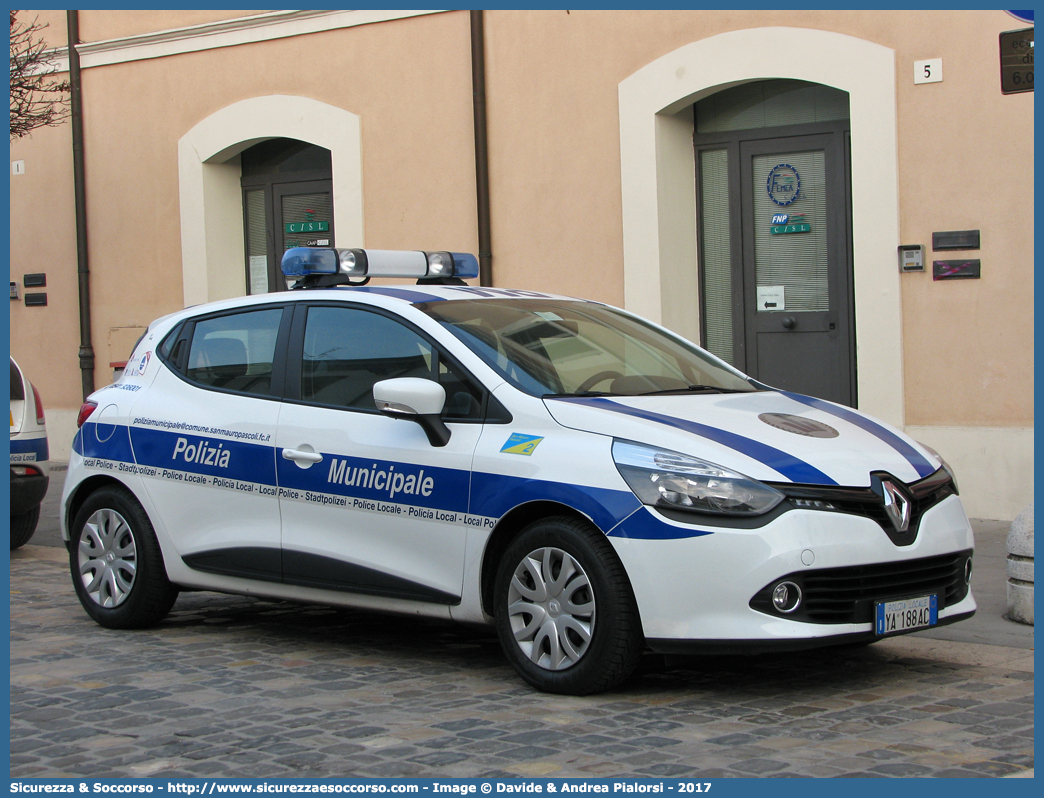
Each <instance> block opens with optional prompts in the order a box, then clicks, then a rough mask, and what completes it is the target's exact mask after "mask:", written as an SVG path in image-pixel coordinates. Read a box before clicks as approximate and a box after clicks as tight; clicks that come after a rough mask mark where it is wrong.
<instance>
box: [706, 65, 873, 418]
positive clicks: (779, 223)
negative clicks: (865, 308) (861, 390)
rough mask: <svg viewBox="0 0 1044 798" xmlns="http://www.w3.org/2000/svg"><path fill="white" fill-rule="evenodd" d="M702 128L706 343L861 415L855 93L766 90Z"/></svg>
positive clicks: (743, 90) (740, 97) (723, 108)
mask: <svg viewBox="0 0 1044 798" xmlns="http://www.w3.org/2000/svg"><path fill="white" fill-rule="evenodd" d="M693 119H694V130H695V134H694V136H693V143H694V145H695V159H696V181H697V190H696V196H697V212H698V215H699V219H698V224H699V228H700V229H699V232H698V240H699V242H700V246H699V269H700V281H699V282H700V319H701V322H702V324H701V330H700V334H701V335H700V337H701V343H702V344H703V345H704V346H705V347H706V348H708V349H710V350H711V351H712V352H714V354H716V355H718V356H719V357H721V358H723V359H724V360H726V361H728V362H729V363H732V364H733V365H735V366H736V367H737V368H739V369H741V370H742V371H745V372H746V373H747V374H750V375H751V376H753V377H755V378H757V379H759V380H761V381H763V382H765V383H767V384H769V385H772V386H774V387H777V388H781V389H784V390H790V391H796V392H798V393H804V394H810V395H813V396H817V397H820V398H823V399H829V400H831V401H834V402H840V403H841V404H846V405H855V400H856V379H855V373H856V372H855V365H856V362H855V318H854V308H853V302H852V284H853V279H852V268H851V254H850V253H851V224H850V215H849V208H850V205H851V193H850V181H849V161H850V124H849V102H848V94H847V92H844V91H841V90H839V89H834V88H831V87H829V86H823V85H820V84H815V83H809V82H807V81H799V80H783V79H776V80H764V81H754V82H751V83H744V84H742V85H740V86H735V87H732V88H729V89H725V90H723V91H721V92H717V93H715V94H712V95H710V96H708V97H705V98H704V99H702V100H700V101H699V102H697V103H696V104H695V106H694V107H693Z"/></svg>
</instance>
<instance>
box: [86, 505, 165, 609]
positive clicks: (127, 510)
mask: <svg viewBox="0 0 1044 798" xmlns="http://www.w3.org/2000/svg"><path fill="white" fill-rule="evenodd" d="M69 567H70V570H71V571H72V580H73V587H74V588H75V589H76V596H77V598H79V600H80V604H82V605H83V608H84V609H85V610H86V611H87V614H88V615H90V616H91V617H92V618H93V619H94V620H95V621H97V622H98V623H99V624H101V625H102V626H106V627H108V628H110V629H143V628H145V627H148V626H154V625H155V624H157V623H159V622H160V621H161V620H163V618H164V617H166V615H167V613H168V612H170V608H171V607H172V606H174V601H175V600H176V599H177V597H178V589H177V588H176V587H175V586H174V585H172V584H171V583H170V580H168V579H167V572H166V569H165V568H164V566H163V554H162V552H161V551H160V547H159V542H158V541H157V540H156V533H155V532H154V531H153V528H152V523H151V522H150V521H149V517H148V515H146V513H145V510H144V509H142V506H141V505H140V504H138V501H137V500H136V499H135V498H134V496H133V495H132V494H131V492H130V491H128V490H127V489H126V488H124V487H122V486H116V485H109V486H107V487H104V488H100V489H99V490H97V491H95V492H94V493H92V494H91V495H90V496H89V497H88V498H87V501H85V502H84V503H83V506H82V507H81V508H80V511H79V512H78V513H76V520H75V521H74V523H73V527H72V544H71V545H70V546H69Z"/></svg>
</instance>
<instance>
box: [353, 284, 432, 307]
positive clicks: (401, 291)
mask: <svg viewBox="0 0 1044 798" xmlns="http://www.w3.org/2000/svg"><path fill="white" fill-rule="evenodd" d="M352 291H363V292H365V293H367V294H380V295H381V296H390V297H394V298H395V299H402V300H405V301H406V302H410V303H416V302H443V301H445V300H444V299H443V297H441V296H435V295H434V294H425V293H424V292H423V291H414V290H412V289H410V288H393V287H392V286H383V285H382V286H373V287H372V288H370V287H368V286H365V287H360V288H353V289H352Z"/></svg>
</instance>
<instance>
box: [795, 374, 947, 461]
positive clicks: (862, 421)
mask: <svg viewBox="0 0 1044 798" xmlns="http://www.w3.org/2000/svg"><path fill="white" fill-rule="evenodd" d="M780 393H781V394H783V395H784V396H786V397H787V398H789V399H793V400H794V401H795V402H801V404H803V405H808V406H809V407H814V408H815V409H816V410H822V411H823V412H824V413H829V414H830V415H832V416H837V417H838V418H843V419H844V420H845V421H847V422H848V423H849V424H854V425H855V426H857V427H859V428H861V429H864V430H866V431H867V432H869V433H870V434H871V435H874V436H876V437H877V438H880V439H881V440H882V441H884V442H885V443H887V444H888V445H889V446H891V447H892V448H893V449H895V450H896V451H897V452H899V454H901V455H902V456H903V457H905V458H906V459H907V461H908V462H909V463H910V465H911V466H913V468H914V470H915V471H916V472H917V473H918V474H920V475H921V476H922V477H926V476H928V475H929V474H933V473H935V471H936V470H937V469H936V468H935V467H934V466H933V465H932V464H931V463H929V462H928V461H927V460H926V459H925V458H924V457H923V456H922V455H921V453H920V452H918V451H917V450H916V449H915V448H914V447H913V446H911V445H910V444H909V443H907V442H906V441H904V440H903V439H902V438H900V437H899V436H898V435H896V434H895V433H894V432H892V431H891V430H889V429H885V428H884V427H882V426H881V425H880V424H878V423H877V422H876V421H871V420H870V419H869V418H867V417H866V416H863V415H860V414H859V413H853V412H852V411H851V410H848V409H847V408H844V407H838V406H837V405H835V404H832V403H830V402H826V401H824V400H822V399H816V398H815V397H813V396H805V395H804V394H800V393H789V392H787V391H780Z"/></svg>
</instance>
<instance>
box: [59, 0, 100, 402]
mask: <svg viewBox="0 0 1044 798" xmlns="http://www.w3.org/2000/svg"><path fill="white" fill-rule="evenodd" d="M65 15H66V20H67V22H68V27H69V96H70V100H71V102H70V105H71V109H70V110H71V115H70V122H71V124H72V147H73V186H74V189H73V190H74V192H75V198H76V273H77V280H78V284H79V291H80V380H81V382H82V384H83V398H84V399H86V398H87V396H88V394H91V393H93V392H94V347H93V346H92V345H91V287H90V272H89V270H88V268H87V183H86V180H85V179H84V172H83V96H82V93H81V88H82V84H81V81H80V54H79V53H78V52H77V51H76V45H77V44H79V43H80V12H79V11H66V12H65Z"/></svg>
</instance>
